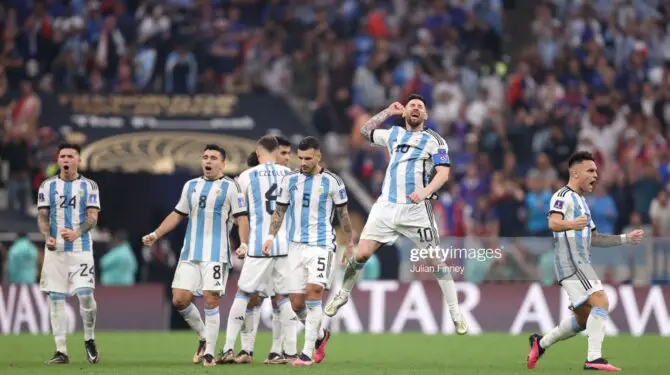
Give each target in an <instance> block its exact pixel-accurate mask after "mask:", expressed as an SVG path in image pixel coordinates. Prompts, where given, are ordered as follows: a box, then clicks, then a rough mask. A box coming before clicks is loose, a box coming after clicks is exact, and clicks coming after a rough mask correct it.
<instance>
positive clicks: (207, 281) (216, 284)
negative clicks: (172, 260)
mask: <svg viewBox="0 0 670 375" xmlns="http://www.w3.org/2000/svg"><path fill="white" fill-rule="evenodd" d="M227 282H228V265H227V264H226V263H221V262H198V261H190V260H181V261H179V264H177V270H176V271H175V273H174V279H173V280H172V289H184V290H188V291H190V292H191V293H193V294H195V295H201V294H202V292H203V291H206V292H219V294H220V295H223V294H224V292H225V291H226V283H227Z"/></svg>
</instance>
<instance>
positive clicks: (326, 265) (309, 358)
mask: <svg viewBox="0 0 670 375" xmlns="http://www.w3.org/2000/svg"><path fill="white" fill-rule="evenodd" d="M303 251H304V252H303V257H302V259H303V264H304V265H305V270H306V271H307V285H306V288H305V306H306V307H307V316H306V319H305V343H304V346H303V349H302V352H301V353H300V355H299V356H298V359H297V360H296V361H295V362H293V366H311V365H312V364H313V363H315V362H316V363H320V362H321V361H323V359H324V358H325V356H326V345H327V343H328V339H329V338H330V332H329V331H328V330H327V329H324V328H323V327H322V325H321V324H322V323H323V306H322V301H323V290H324V288H326V287H328V285H329V280H330V275H329V272H330V265H331V262H332V260H333V255H334V254H333V252H331V251H328V250H326V249H323V248H318V247H311V248H306V249H304V250H303Z"/></svg>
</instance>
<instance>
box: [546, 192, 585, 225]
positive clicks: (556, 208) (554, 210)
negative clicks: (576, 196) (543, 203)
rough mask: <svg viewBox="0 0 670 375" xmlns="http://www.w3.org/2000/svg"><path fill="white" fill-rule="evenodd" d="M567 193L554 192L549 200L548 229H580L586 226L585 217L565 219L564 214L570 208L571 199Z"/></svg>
mask: <svg viewBox="0 0 670 375" xmlns="http://www.w3.org/2000/svg"><path fill="white" fill-rule="evenodd" d="M569 194H570V193H566V194H565V195H561V193H558V194H555V195H554V196H553V197H551V201H550V202H549V207H550V209H549V218H548V221H549V229H551V230H552V231H553V232H565V231H566V230H581V229H583V228H584V227H585V226H586V224H587V223H586V217H585V216H584V217H581V218H577V219H575V220H566V219H565V216H566V215H567V213H568V212H570V210H572V200H571V199H569V198H570V197H569Z"/></svg>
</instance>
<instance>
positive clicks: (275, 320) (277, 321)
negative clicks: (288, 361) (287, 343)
mask: <svg viewBox="0 0 670 375" xmlns="http://www.w3.org/2000/svg"><path fill="white" fill-rule="evenodd" d="M281 347H282V333H281V317H280V310H279V308H276V309H272V348H271V349H270V353H279V354H281Z"/></svg>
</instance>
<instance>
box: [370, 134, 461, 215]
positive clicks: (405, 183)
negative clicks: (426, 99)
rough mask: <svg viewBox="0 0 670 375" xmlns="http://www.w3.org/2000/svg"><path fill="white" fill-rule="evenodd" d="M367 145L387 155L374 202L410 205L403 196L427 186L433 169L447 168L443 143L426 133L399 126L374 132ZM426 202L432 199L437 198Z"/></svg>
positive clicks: (438, 138)
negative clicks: (382, 179)
mask: <svg viewBox="0 0 670 375" xmlns="http://www.w3.org/2000/svg"><path fill="white" fill-rule="evenodd" d="M370 141H371V142H372V143H373V144H375V145H379V146H384V147H386V148H387V149H388V151H389V153H390V155H391V161H390V162H389V165H388V167H387V168H386V176H385V177H384V184H383V186H382V193H381V195H380V196H379V198H378V199H377V200H378V201H386V202H390V203H401V204H413V202H412V201H411V200H410V199H409V198H408V197H407V196H408V195H410V194H411V193H413V192H414V191H416V190H417V189H418V188H421V187H424V186H426V185H428V184H429V183H430V180H431V179H432V177H433V176H432V175H433V169H434V167H436V166H439V165H444V166H450V165H451V164H450V160H449V147H448V146H447V142H446V141H445V140H444V139H443V138H442V137H441V136H440V135H439V134H437V133H436V132H434V131H433V130H430V129H425V130H423V131H420V132H410V131H407V130H406V129H405V128H402V127H399V126H394V127H392V128H391V129H375V130H373V131H372V133H371V135H370ZM428 198H430V199H436V198H437V195H436V194H433V195H432V196H430V197H428Z"/></svg>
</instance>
